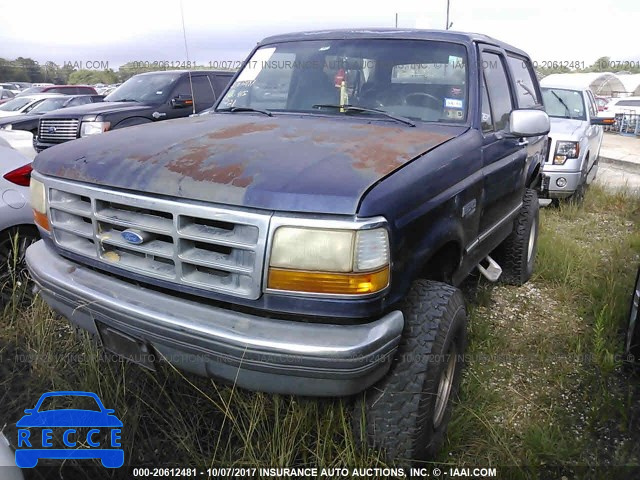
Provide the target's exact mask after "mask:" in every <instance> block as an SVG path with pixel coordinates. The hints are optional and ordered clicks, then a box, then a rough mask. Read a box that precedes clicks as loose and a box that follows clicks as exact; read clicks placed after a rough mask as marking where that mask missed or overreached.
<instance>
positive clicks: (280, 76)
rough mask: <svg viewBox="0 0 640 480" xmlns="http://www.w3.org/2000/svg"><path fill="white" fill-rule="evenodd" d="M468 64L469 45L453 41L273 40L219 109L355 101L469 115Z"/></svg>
mask: <svg viewBox="0 0 640 480" xmlns="http://www.w3.org/2000/svg"><path fill="white" fill-rule="evenodd" d="M466 64H467V54H466V50H465V47H464V46H462V45H458V44H454V43H449V42H435V41H426V40H388V39H387V40H383V39H355V40H322V41H320V40H308V41H299V42H287V43H282V44H274V45H268V46H264V47H262V48H260V49H258V50H257V51H256V52H255V53H254V54H253V56H252V57H251V59H250V60H249V61H248V62H247V63H246V65H245V67H244V69H243V70H242V71H241V72H240V74H239V76H238V77H237V79H236V80H235V82H234V83H233V85H232V86H231V88H230V89H229V91H228V92H227V94H226V95H225V96H224V98H223V99H222V100H221V101H220V104H219V105H218V107H217V108H216V110H217V111H220V110H224V109H230V108H234V107H236V108H251V109H262V110H269V111H271V112H306V113H318V112H322V113H323V114H336V115H339V114H343V112H342V111H341V109H340V108H330V107H329V106H331V105H333V106H335V105H337V106H340V105H353V106H358V107H365V108H373V109H378V110H383V111H384V112H387V113H389V114H393V115H398V116H402V117H405V118H409V119H412V120H418V121H423V122H439V121H446V122H465V121H466V116H467V114H466V112H467V101H466V100H467V69H466ZM323 105H324V106H323ZM342 110H344V109H342ZM352 112H353V111H352ZM358 114H361V115H376V113H375V112H359V113H358Z"/></svg>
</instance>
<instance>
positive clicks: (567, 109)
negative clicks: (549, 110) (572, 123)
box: [551, 90, 573, 120]
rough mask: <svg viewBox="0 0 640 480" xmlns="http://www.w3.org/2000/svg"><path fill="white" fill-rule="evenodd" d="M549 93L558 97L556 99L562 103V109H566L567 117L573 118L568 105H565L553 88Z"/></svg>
mask: <svg viewBox="0 0 640 480" xmlns="http://www.w3.org/2000/svg"><path fill="white" fill-rule="evenodd" d="M551 94H552V95H553V96H554V97H556V98H557V99H558V101H559V102H560V103H561V104H562V106H563V107H564V109H565V110H566V111H567V115H569V118H570V119H572V120H573V116H572V115H571V110H569V107H567V104H566V103H564V100H562V99H561V98H560V96H559V95H558V94H557V93H556V92H554V91H553V90H552V91H551Z"/></svg>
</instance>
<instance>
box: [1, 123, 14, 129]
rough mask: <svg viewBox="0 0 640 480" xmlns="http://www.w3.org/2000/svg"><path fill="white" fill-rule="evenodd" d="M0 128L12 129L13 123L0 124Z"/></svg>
mask: <svg viewBox="0 0 640 480" xmlns="http://www.w3.org/2000/svg"><path fill="white" fill-rule="evenodd" d="M0 130H13V125H12V124H8V125H2V126H0Z"/></svg>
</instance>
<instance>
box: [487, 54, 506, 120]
mask: <svg viewBox="0 0 640 480" xmlns="http://www.w3.org/2000/svg"><path fill="white" fill-rule="evenodd" d="M482 65H483V67H482V68H483V70H484V76H485V78H486V80H487V90H488V92H489V101H490V102H491V115H492V116H493V121H494V124H495V127H496V130H504V129H506V128H507V126H508V125H509V114H510V113H511V110H513V104H512V103H511V94H510V88H509V81H508V80H507V74H506V72H505V70H504V64H503V63H502V60H501V57H500V56H498V55H496V54H495V53H487V52H483V53H482Z"/></svg>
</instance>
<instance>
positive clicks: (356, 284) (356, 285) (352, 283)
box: [268, 266, 389, 295]
mask: <svg viewBox="0 0 640 480" xmlns="http://www.w3.org/2000/svg"><path fill="white" fill-rule="evenodd" d="M387 285H389V267H388V266H386V267H384V268H383V269H381V270H377V271H375V272H367V273H324V272H307V271H302V270H287V269H283V268H270V269H269V281H268V286H269V288H272V289H274V290H289V291H294V292H310V293H332V294H346V295H354V294H365V293H375V292H379V291H380V290H383V289H384V288H386V286H387Z"/></svg>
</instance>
